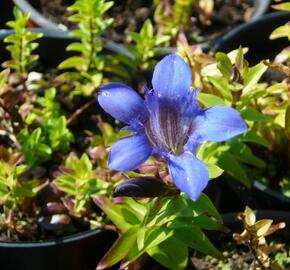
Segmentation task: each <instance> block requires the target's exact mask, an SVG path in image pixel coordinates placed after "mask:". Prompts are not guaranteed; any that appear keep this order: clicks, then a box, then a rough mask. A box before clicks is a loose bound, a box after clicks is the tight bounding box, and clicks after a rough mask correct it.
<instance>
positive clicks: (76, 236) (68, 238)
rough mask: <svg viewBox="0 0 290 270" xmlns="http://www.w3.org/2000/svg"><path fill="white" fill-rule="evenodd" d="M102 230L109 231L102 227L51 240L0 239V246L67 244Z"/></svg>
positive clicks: (99, 232) (100, 232)
mask: <svg viewBox="0 0 290 270" xmlns="http://www.w3.org/2000/svg"><path fill="white" fill-rule="evenodd" d="M104 232H109V231H108V230H104V229H92V230H88V231H84V232H79V233H75V234H72V235H68V236H63V237H59V238H55V239H51V240H39V241H28V242H8V241H0V248H1V247H2V248H3V247H5V248H19V247H21V248H32V247H33V248H35V247H51V246H56V245H60V244H61V245H63V244H68V243H72V242H76V241H80V240H83V239H85V238H90V237H93V236H96V235H98V234H102V233H104Z"/></svg>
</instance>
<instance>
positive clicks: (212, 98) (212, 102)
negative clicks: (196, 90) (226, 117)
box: [198, 93, 226, 108]
mask: <svg viewBox="0 0 290 270" xmlns="http://www.w3.org/2000/svg"><path fill="white" fill-rule="evenodd" d="M198 101H199V102H200V103H201V104H202V105H204V106H205V107H206V108H208V107H212V106H216V105H226V104H225V102H224V100H223V99H221V98H220V97H218V96H216V95H212V94H206V93H200V94H199V95H198Z"/></svg>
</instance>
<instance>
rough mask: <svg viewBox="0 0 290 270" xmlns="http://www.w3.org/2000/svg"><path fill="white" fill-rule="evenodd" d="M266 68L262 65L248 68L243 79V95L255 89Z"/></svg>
mask: <svg viewBox="0 0 290 270" xmlns="http://www.w3.org/2000/svg"><path fill="white" fill-rule="evenodd" d="M267 68H268V67H267V66H266V65H264V64H262V63H259V64H257V65H255V66H254V67H251V68H249V71H248V73H247V74H246V76H245V78H244V89H243V95H245V94H247V93H248V92H250V91H251V90H253V89H254V88H255V87H257V86H256V85H257V83H258V82H259V80H260V79H261V77H262V75H263V74H264V73H265V71H266V70H267Z"/></svg>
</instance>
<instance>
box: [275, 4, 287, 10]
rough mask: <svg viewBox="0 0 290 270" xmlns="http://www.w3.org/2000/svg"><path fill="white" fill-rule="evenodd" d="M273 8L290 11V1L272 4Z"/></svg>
mask: <svg viewBox="0 0 290 270" xmlns="http://www.w3.org/2000/svg"><path fill="white" fill-rule="evenodd" d="M272 8H274V9H277V10H286V11H290V3H281V4H276V5H272Z"/></svg>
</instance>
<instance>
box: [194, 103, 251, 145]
mask: <svg viewBox="0 0 290 270" xmlns="http://www.w3.org/2000/svg"><path fill="white" fill-rule="evenodd" d="M194 122H195V123H194V128H193V134H192V136H191V139H190V141H192V140H196V141H199V142H201V141H211V142H223V141H226V140H229V139H231V138H233V137H235V136H237V135H240V134H242V133H244V132H246V131H247V126H246V124H245V122H244V120H243V119H242V118H241V116H240V114H239V113H238V112H237V111H236V110H235V109H233V108H231V107H226V106H214V107H212V108H209V109H207V110H205V111H204V113H203V114H201V115H199V116H197V117H196V119H195V121H194Z"/></svg>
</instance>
